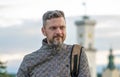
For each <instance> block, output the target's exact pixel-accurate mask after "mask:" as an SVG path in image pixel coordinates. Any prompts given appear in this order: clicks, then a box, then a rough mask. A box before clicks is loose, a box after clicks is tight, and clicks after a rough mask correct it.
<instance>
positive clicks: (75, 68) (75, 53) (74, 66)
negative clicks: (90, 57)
mask: <svg viewBox="0 0 120 77" xmlns="http://www.w3.org/2000/svg"><path fill="white" fill-rule="evenodd" d="M81 52H82V46H81V45H77V44H75V45H73V47H72V51H71V55H70V72H71V77H78V74H79V65H80V56H81Z"/></svg>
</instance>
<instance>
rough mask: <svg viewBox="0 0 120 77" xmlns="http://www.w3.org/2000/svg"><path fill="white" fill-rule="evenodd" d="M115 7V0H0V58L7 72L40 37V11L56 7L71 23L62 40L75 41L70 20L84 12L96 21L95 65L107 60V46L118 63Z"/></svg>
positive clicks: (119, 3)
mask: <svg viewBox="0 0 120 77" xmlns="http://www.w3.org/2000/svg"><path fill="white" fill-rule="evenodd" d="M83 2H86V6H83ZM119 7H120V1H119V0H0V59H2V60H3V61H8V62H7V65H8V71H9V72H16V71H17V69H18V66H19V65H20V62H21V61H22V58H23V56H24V55H25V54H28V53H30V52H32V51H35V50H36V49H39V47H40V46H41V41H42V39H43V37H44V36H43V35H42V33H41V32H40V28H41V24H42V22H41V18H42V15H43V13H44V12H46V11H47V10H54V9H60V10H63V11H64V12H65V15H66V17H67V25H70V26H71V27H68V28H67V34H68V36H67V39H66V41H65V42H66V43H68V44H73V43H76V42H77V41H76V35H75V34H76V27H75V26H74V21H76V20H79V19H80V18H81V16H82V15H84V14H87V15H89V16H90V17H91V19H95V20H96V22H97V24H96V26H95V48H96V49H97V51H98V52H97V54H96V58H97V65H105V64H107V56H108V54H109V52H108V51H109V48H110V47H113V50H114V55H116V59H115V62H116V64H120V60H119V59H120V52H119V51H120V41H119V39H120V26H119V25H120V10H119ZM71 35H72V37H71ZM73 37H75V38H73ZM99 54H103V56H102V57H101V56H99ZM11 55H12V56H11ZM8 57H9V58H8ZM105 58H106V60H104V59H105ZM11 69H13V71H12V70H11Z"/></svg>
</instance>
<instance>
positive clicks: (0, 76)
mask: <svg viewBox="0 0 120 77" xmlns="http://www.w3.org/2000/svg"><path fill="white" fill-rule="evenodd" d="M5 64H6V63H4V62H2V61H0V77H9V75H8V74H7V71H6V65H5Z"/></svg>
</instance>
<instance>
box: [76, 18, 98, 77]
mask: <svg viewBox="0 0 120 77" xmlns="http://www.w3.org/2000/svg"><path fill="white" fill-rule="evenodd" d="M75 24H76V25H77V41H78V43H79V44H80V45H82V46H84V47H85V49H86V54H87V57H88V62H89V66H90V72H91V77H96V74H97V72H96V57H95V56H96V50H95V48H94V26H95V21H94V20H90V19H89V17H88V16H83V18H82V20H80V21H76V22H75Z"/></svg>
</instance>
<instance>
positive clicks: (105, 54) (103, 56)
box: [96, 50, 120, 66]
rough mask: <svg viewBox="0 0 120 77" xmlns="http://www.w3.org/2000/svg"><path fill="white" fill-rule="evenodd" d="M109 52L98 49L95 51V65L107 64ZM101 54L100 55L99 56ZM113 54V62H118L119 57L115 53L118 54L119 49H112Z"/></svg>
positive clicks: (119, 61)
mask: <svg viewBox="0 0 120 77" xmlns="http://www.w3.org/2000/svg"><path fill="white" fill-rule="evenodd" d="M109 54H110V52H109V50H108V51H98V52H97V53H96V64H97V66H102V65H108V62H109V59H108V56H109ZM99 55H101V56H99ZM113 55H114V63H115V65H119V64H120V57H117V56H116V55H120V50H113Z"/></svg>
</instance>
